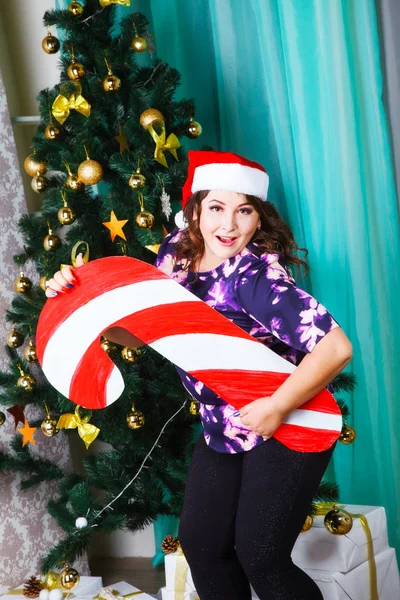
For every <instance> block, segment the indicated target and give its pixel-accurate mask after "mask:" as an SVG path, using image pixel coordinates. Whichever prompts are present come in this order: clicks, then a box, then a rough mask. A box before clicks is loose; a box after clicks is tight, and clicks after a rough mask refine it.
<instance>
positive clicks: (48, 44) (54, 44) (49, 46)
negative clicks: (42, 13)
mask: <svg viewBox="0 0 400 600" xmlns="http://www.w3.org/2000/svg"><path fill="white" fill-rule="evenodd" d="M42 48H43V50H44V51H45V52H46V54H55V53H56V52H58V51H59V49H60V42H59V40H58V39H57V38H56V37H55V36H54V35H51V33H50V31H49V33H48V34H47V35H46V37H45V38H44V39H43V40H42Z"/></svg>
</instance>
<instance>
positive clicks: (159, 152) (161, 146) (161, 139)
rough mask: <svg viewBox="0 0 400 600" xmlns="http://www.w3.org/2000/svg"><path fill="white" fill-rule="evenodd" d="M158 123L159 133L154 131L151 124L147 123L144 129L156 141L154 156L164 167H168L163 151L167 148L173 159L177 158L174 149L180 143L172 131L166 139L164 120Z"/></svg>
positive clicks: (175, 149)
mask: <svg viewBox="0 0 400 600" xmlns="http://www.w3.org/2000/svg"><path fill="white" fill-rule="evenodd" d="M159 125H160V127H161V133H160V134H158V133H157V132H156V131H155V129H154V127H153V125H148V126H147V128H146V129H147V130H148V131H149V133H150V135H151V137H152V138H153V140H154V141H155V143H156V149H155V150H154V158H155V159H156V161H157V162H159V163H160V164H161V165H163V166H164V167H168V164H167V159H166V158H165V155H164V152H166V151H167V150H168V151H169V152H171V154H172V156H173V157H174V158H175V160H179V158H178V155H177V153H176V151H177V149H178V148H179V147H180V145H181V143H180V141H179V139H178V138H177V136H176V135H175V134H174V133H171V134H170V135H169V136H168V139H167V140H166V137H167V133H166V131H165V124H164V122H162V123H159Z"/></svg>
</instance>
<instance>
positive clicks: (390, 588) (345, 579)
mask: <svg viewBox="0 0 400 600" xmlns="http://www.w3.org/2000/svg"><path fill="white" fill-rule="evenodd" d="M375 564H376V573H377V582H378V596H379V600H398V599H399V598H400V578H399V570H398V567H397V561H396V552H395V550H394V548H388V549H387V550H384V551H383V552H380V553H379V554H377V555H376V556H375ZM304 570H305V572H306V573H307V575H309V576H310V577H311V578H312V579H313V580H314V581H315V583H316V584H317V585H318V587H319V589H320V590H321V592H322V595H323V597H324V600H369V598H370V587H369V563H368V561H367V562H364V563H363V564H361V565H358V567H356V568H355V569H353V570H352V571H349V572H348V573H339V572H333V571H322V570H313V569H304Z"/></svg>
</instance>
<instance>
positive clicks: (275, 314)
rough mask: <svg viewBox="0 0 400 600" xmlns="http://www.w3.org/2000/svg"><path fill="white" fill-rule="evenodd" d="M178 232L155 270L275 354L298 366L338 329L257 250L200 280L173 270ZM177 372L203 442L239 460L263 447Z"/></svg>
mask: <svg viewBox="0 0 400 600" xmlns="http://www.w3.org/2000/svg"><path fill="white" fill-rule="evenodd" d="M179 235H180V232H179V230H175V231H173V232H172V233H171V234H169V235H168V236H167V237H166V238H165V239H164V241H163V243H162V244H161V247H160V250H159V252H158V256H157V259H156V262H155V266H156V267H158V268H159V269H160V270H161V271H163V272H164V273H166V274H167V275H169V276H170V277H171V278H172V279H174V280H175V281H177V282H178V283H180V284H181V285H183V286H184V287H185V288H186V289H188V290H189V291H190V292H192V293H193V294H195V295H196V296H197V297H198V298H200V299H201V300H203V301H204V302H206V304H208V305H209V306H212V307H213V308H215V309H216V310H217V311H218V312H220V313H221V314H223V315H224V316H225V317H226V318H227V319H229V320H230V321H233V322H234V323H235V324H236V325H238V326H239V327H241V328H242V329H244V330H245V331H247V333H249V334H250V335H252V336H253V337H255V338H256V339H257V340H259V341H260V342H262V343H263V344H265V345H266V346H268V347H269V348H270V349H271V350H273V351H274V352H276V353H277V354H279V355H280V356H282V357H284V358H286V360H289V361H291V362H292V363H294V364H295V365H298V364H299V363H300V361H301V360H302V358H303V357H304V355H305V354H306V353H308V352H311V351H312V350H313V348H314V346H315V345H316V344H317V343H318V341H319V340H320V339H321V338H323V337H324V335H326V334H327V333H328V332H329V331H331V330H332V329H334V328H335V327H338V326H339V325H338V323H337V322H336V321H335V320H334V319H333V317H332V316H331V315H330V314H329V312H328V311H327V309H326V308H325V307H324V306H322V304H320V303H319V302H318V301H317V300H316V299H315V298H313V297H312V296H310V294H307V292H305V291H303V290H302V289H300V288H298V287H297V286H296V285H295V281H294V279H293V278H292V276H291V275H290V273H289V272H288V270H287V268H286V267H285V262H284V260H283V258H282V257H281V256H280V255H279V254H268V253H264V254H261V253H260V251H259V250H258V249H257V246H256V245H255V244H252V243H250V244H248V245H247V246H246V248H244V249H243V250H242V251H241V252H239V253H238V254H236V256H233V257H232V258H228V259H227V260H225V261H224V262H223V263H222V264H221V265H219V266H218V267H217V268H216V269H212V270H211V271H207V272H200V273H198V274H196V273H194V272H192V271H185V270H183V264H182V263H177V264H175V260H174V244H175V243H176V242H177V240H178V239H179ZM176 368H177V371H178V373H179V376H180V378H181V380H182V383H183V385H184V387H185V388H186V389H187V391H188V392H189V393H190V394H191V396H193V397H194V398H196V399H197V400H198V401H199V403H200V405H199V406H200V417H201V421H202V424H203V427H204V437H205V440H206V442H207V444H208V445H209V446H210V448H212V449H213V450H216V451H217V452H223V453H231V454H235V453H237V452H244V451H247V450H251V449H252V448H254V447H255V446H258V445H259V444H262V443H263V442H264V440H263V438H262V437H260V436H258V435H257V434H256V433H253V432H252V431H250V430H249V429H247V428H246V427H244V425H243V424H242V422H241V420H240V417H234V416H233V413H235V412H236V409H235V408H234V407H233V406H231V405H230V404H228V403H227V402H226V401H225V400H223V399H222V398H221V397H220V396H218V395H217V394H215V393H214V392H213V391H212V390H210V388H208V387H207V386H205V385H204V384H203V383H201V382H200V381H198V380H197V379H195V378H194V377H192V376H191V375H188V373H186V372H185V371H183V370H182V369H180V368H178V367H176Z"/></svg>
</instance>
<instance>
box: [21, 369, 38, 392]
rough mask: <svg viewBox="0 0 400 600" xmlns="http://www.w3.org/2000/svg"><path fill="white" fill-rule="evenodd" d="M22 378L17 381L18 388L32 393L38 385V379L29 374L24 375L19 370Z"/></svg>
mask: <svg viewBox="0 0 400 600" xmlns="http://www.w3.org/2000/svg"><path fill="white" fill-rule="evenodd" d="M19 372H20V377H19V378H18V381H17V386H18V387H19V388H22V389H23V390H25V392H31V391H32V390H33V388H34V386H35V384H36V379H35V378H34V377H32V375H29V373H24V371H23V370H22V369H20V370H19Z"/></svg>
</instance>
